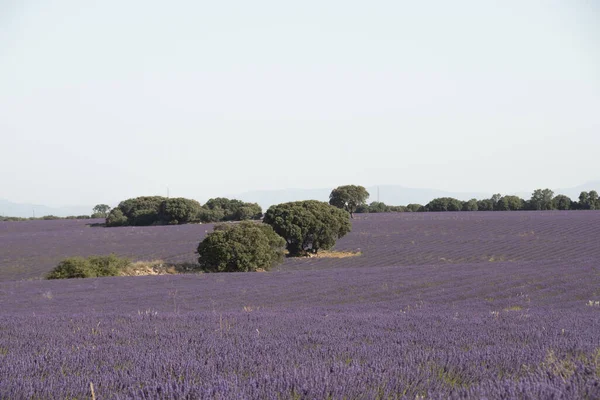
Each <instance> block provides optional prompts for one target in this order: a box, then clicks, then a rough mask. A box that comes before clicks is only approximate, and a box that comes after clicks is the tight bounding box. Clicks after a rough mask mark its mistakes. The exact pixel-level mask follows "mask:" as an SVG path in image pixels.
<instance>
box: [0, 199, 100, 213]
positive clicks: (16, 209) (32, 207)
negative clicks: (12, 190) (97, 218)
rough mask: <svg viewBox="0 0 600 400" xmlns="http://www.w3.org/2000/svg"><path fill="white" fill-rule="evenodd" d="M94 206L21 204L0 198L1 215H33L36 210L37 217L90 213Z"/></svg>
mask: <svg viewBox="0 0 600 400" xmlns="http://www.w3.org/2000/svg"><path fill="white" fill-rule="evenodd" d="M92 208H94V206H64V207H48V206H44V205H40V204H20V203H13V202H11V201H8V200H4V199H0V215H2V216H7V217H22V218H28V217H32V216H33V214H34V212H35V216H36V217H43V216H44V215H56V216H57V217H67V216H69V215H90V214H91V213H92Z"/></svg>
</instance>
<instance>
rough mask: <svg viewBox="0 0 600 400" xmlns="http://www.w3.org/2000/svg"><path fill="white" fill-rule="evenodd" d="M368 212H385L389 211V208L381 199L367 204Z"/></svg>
mask: <svg viewBox="0 0 600 400" xmlns="http://www.w3.org/2000/svg"><path fill="white" fill-rule="evenodd" d="M369 212H370V213H385V212H390V208H389V207H388V206H387V205H386V204H385V203H383V202H381V201H374V202H372V203H371V204H369Z"/></svg>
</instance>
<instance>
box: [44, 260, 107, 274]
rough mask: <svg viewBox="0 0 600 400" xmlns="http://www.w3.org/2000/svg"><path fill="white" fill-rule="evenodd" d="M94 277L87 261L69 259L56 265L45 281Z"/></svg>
mask: <svg viewBox="0 0 600 400" xmlns="http://www.w3.org/2000/svg"><path fill="white" fill-rule="evenodd" d="M95 276H96V275H95V274H94V271H93V270H92V267H91V265H90V263H89V261H88V260H87V259H85V258H83V257H71V258H67V259H64V260H62V261H61V262H60V263H58V265H57V266H56V267H55V268H54V269H53V270H52V271H51V272H50V273H49V274H48V275H47V276H46V279H70V278H92V277H95Z"/></svg>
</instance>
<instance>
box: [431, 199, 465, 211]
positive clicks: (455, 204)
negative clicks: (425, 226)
mask: <svg viewBox="0 0 600 400" xmlns="http://www.w3.org/2000/svg"><path fill="white" fill-rule="evenodd" d="M462 207H463V204H462V201H460V200H457V199H454V198H452V197H439V198H437V199H433V200H431V201H430V202H429V203H427V205H426V206H425V208H426V209H427V211H460V210H462Z"/></svg>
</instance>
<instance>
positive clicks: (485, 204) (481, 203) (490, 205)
mask: <svg viewBox="0 0 600 400" xmlns="http://www.w3.org/2000/svg"><path fill="white" fill-rule="evenodd" d="M477 210H478V211H494V202H493V201H492V199H483V200H478V201H477Z"/></svg>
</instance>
